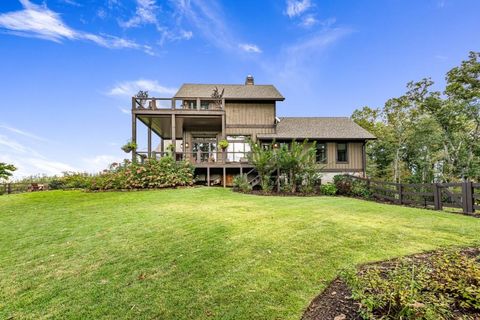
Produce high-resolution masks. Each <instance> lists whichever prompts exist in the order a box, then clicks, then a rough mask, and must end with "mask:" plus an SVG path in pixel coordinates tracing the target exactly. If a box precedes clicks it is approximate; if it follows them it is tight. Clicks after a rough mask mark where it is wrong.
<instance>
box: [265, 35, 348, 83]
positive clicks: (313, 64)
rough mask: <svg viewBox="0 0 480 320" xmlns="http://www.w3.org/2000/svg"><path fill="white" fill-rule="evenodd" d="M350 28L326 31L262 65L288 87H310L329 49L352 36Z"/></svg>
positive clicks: (287, 48) (287, 49)
mask: <svg viewBox="0 0 480 320" xmlns="http://www.w3.org/2000/svg"><path fill="white" fill-rule="evenodd" d="M352 32H353V30H351V29H347V28H336V29H326V30H322V31H320V32H317V33H314V34H312V35H309V36H307V37H305V38H303V39H300V40H299V41H297V42H295V43H293V44H289V45H287V46H285V47H284V48H282V49H281V51H280V53H279V55H278V57H277V58H276V59H272V60H271V61H265V62H264V63H263V64H262V67H263V69H265V71H266V72H267V73H268V74H270V77H271V78H273V79H275V81H276V82H277V83H278V84H279V85H282V86H284V87H289V88H293V87H295V88H296V89H298V88H299V87H308V86H309V85H310V84H311V83H312V80H311V77H312V76H314V75H315V74H318V72H319V70H318V66H319V63H320V61H321V58H322V56H323V54H324V53H325V51H326V50H328V49H330V48H331V47H332V46H333V45H334V44H336V43H337V42H339V41H340V40H342V39H343V38H345V37H346V36H347V35H349V34H351V33H352Z"/></svg>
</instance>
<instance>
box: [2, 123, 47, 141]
mask: <svg viewBox="0 0 480 320" xmlns="http://www.w3.org/2000/svg"><path fill="white" fill-rule="evenodd" d="M0 129H5V130H8V131H10V132H13V133H16V134H19V135H22V136H24V137H27V138H32V139H35V140H38V141H43V142H47V141H48V140H47V139H45V138H42V137H40V136H37V135H36V134H33V133H30V132H27V131H24V130H20V129H17V128H14V127H11V126H8V125H6V124H0Z"/></svg>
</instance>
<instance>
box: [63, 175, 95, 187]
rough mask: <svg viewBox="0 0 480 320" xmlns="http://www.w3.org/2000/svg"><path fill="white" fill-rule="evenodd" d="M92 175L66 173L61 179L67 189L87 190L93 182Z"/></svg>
mask: <svg viewBox="0 0 480 320" xmlns="http://www.w3.org/2000/svg"><path fill="white" fill-rule="evenodd" d="M92 177H93V176H92V175H91V174H88V173H82V172H65V173H64V174H63V177H62V178H61V180H62V182H63V185H64V188H65V189H87V188H89V187H90V185H91V182H92Z"/></svg>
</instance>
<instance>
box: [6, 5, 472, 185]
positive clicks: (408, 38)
mask: <svg viewBox="0 0 480 320" xmlns="http://www.w3.org/2000/svg"><path fill="white" fill-rule="evenodd" d="M478 12H480V1H478V0H422V1H418V0H377V1H373V0H370V1H369V0H364V1H361V0H351V1H347V0H345V1H338V0H329V1H327V0H299V1H295V0H262V1H259V0H242V1H215V0H167V1H160V0H136V1H135V0H132V1H123V0H99V1H89V0H85V1H81V0H45V1H39V0H31V1H28V0H21V1H15V0H2V1H1V5H0V70H1V74H2V78H1V82H0V83H1V85H0V96H1V101H0V161H3V162H5V161H6V162H9V163H14V164H15V165H17V167H18V168H19V170H18V172H17V174H16V177H20V176H24V175H30V174H35V173H46V174H55V173H59V172H62V171H65V170H81V171H96V170H100V169H101V168H104V167H105V166H106V165H107V164H108V163H110V162H113V161H118V160H120V159H122V158H123V157H125V154H124V153H123V152H122V151H121V150H120V149H119V148H120V146H121V145H122V144H124V143H125V142H126V141H127V140H128V139H129V137H130V116H129V111H128V109H129V108H130V106H129V104H130V99H129V97H130V96H131V95H132V94H134V93H135V92H136V91H138V90H139V89H147V90H149V91H150V94H151V95H154V96H171V95H172V93H173V92H175V90H176V88H178V87H179V86H180V85H181V84H182V83H184V82H190V83H192V82H193V83H195V82H201V83H243V82H244V79H245V76H246V75H247V74H253V75H254V77H255V82H256V83H257V84H270V83H271V84H274V85H276V86H277V88H278V89H279V90H280V92H281V93H282V94H283V95H284V96H285V97H286V100H285V101H284V102H282V103H280V104H279V106H278V107H277V112H278V115H280V116H300V115H303V116H349V115H350V114H351V113H352V111H353V110H354V109H356V108H359V107H362V106H364V105H369V106H372V107H376V106H381V105H382V104H383V103H384V102H385V101H386V100H387V99H388V98H391V97H394V96H398V95H400V94H402V93H403V92H404V88H405V84H406V83H407V82H408V81H410V80H419V79H421V78H423V77H427V76H430V77H432V78H433V80H434V81H435V82H436V83H437V85H438V87H439V88H441V86H442V85H443V83H444V75H445V73H446V72H447V71H448V70H449V69H450V68H451V67H453V66H455V65H458V64H459V63H460V61H461V60H462V59H465V58H466V57H467V54H468V51H471V50H476V51H478V50H480V19H478ZM144 132H145V131H144V129H143V128H142V129H141V130H140V135H142V133H144ZM143 137H145V135H143ZM142 144H143V145H144V144H145V141H144V140H143V141H142V140H141V141H140V145H141V146H142Z"/></svg>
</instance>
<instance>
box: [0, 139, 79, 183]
mask: <svg viewBox="0 0 480 320" xmlns="http://www.w3.org/2000/svg"><path fill="white" fill-rule="evenodd" d="M0 162H6V163H10V164H13V165H15V167H16V168H17V169H18V170H17V171H15V172H14V178H22V177H26V176H31V175H37V174H48V175H56V174H61V173H62V172H64V171H75V168H74V167H72V166H70V165H68V164H66V163H63V162H59V161H52V160H49V159H47V158H46V157H44V156H43V155H41V154H40V153H38V152H37V151H35V150H34V149H32V148H30V147H27V146H26V145H24V144H21V143H20V142H18V141H16V140H15V139H12V138H11V137H8V136H5V135H0Z"/></svg>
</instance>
